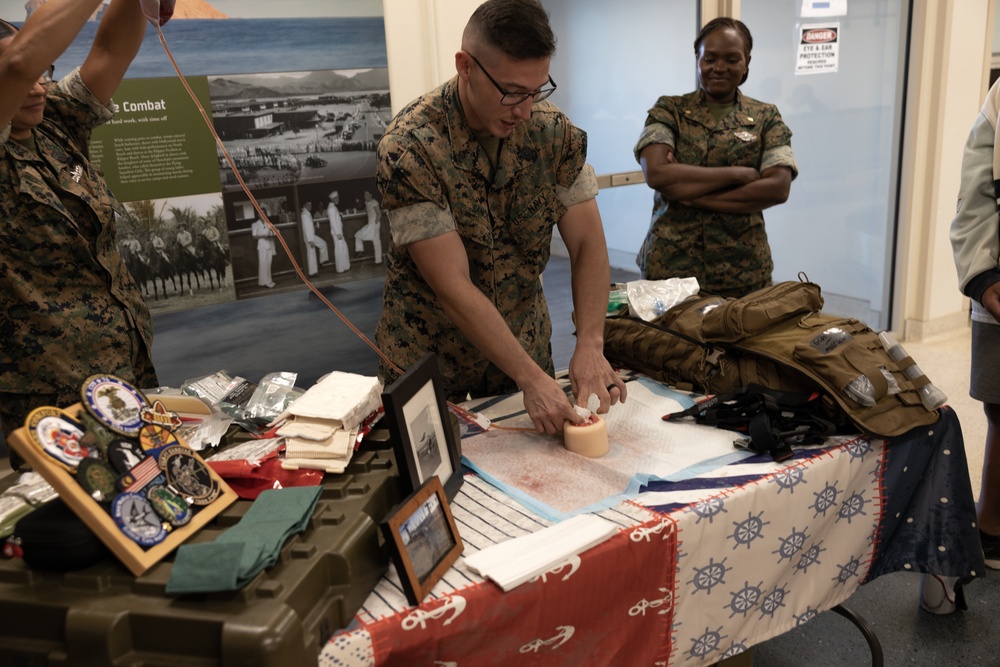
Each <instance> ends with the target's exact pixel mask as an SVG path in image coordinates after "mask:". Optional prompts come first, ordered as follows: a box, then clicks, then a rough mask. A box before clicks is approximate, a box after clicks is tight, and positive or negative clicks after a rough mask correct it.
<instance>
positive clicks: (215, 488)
mask: <svg viewBox="0 0 1000 667" xmlns="http://www.w3.org/2000/svg"><path fill="white" fill-rule="evenodd" d="M158 461H159V464H160V468H161V469H162V470H163V472H165V473H166V475H167V483H168V484H169V485H170V486H172V487H173V488H175V489H176V490H177V492H178V493H179V494H180V495H181V496H183V497H184V498H185V499H186V500H187V501H188V502H189V503H191V504H192V505H208V504H209V503H211V502H212V501H213V500H215V499H216V498H218V497H219V493H220V492H221V489H220V488H219V485H218V484H216V483H215V480H214V479H212V475H211V473H210V472H209V470H208V466H207V465H205V464H204V463H203V462H202V461H201V459H199V458H198V457H196V456H195V455H194V454H193V453H192V452H191V450H190V449H188V448H187V447H184V446H182V445H177V446H174V447H167V448H166V449H164V450H163V451H161V452H160V458H159V459H158Z"/></svg>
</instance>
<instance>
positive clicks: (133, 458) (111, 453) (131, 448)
mask: <svg viewBox="0 0 1000 667" xmlns="http://www.w3.org/2000/svg"><path fill="white" fill-rule="evenodd" d="M144 458H146V452H144V451H142V447H140V446H139V444H138V443H136V442H132V441H131V440H115V441H114V442H112V443H111V444H110V445H108V463H110V464H111V467H112V468H114V469H115V471H116V472H117V473H118V474H119V475H124V474H125V473H127V472H128V471H129V470H131V469H132V468H134V467H136V466H137V465H139V463H140V462H141V461H142V460H143V459H144Z"/></svg>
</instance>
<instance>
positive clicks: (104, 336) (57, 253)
mask: <svg viewBox="0 0 1000 667" xmlns="http://www.w3.org/2000/svg"><path fill="white" fill-rule="evenodd" d="M110 118H111V111H110V110H109V109H107V108H105V107H104V106H103V105H101V104H100V102H98V101H97V99H96V98H94V97H93V95H92V94H91V93H90V91H89V90H88V89H87V87H86V86H85V85H84V83H83V81H82V80H81V79H80V76H79V70H77V71H75V72H73V73H72V74H70V75H69V76H67V77H65V78H64V79H62V80H61V81H60V82H59V83H58V84H52V85H51V86H50V87H49V90H48V98H47V101H46V110H45V117H44V119H43V121H42V123H41V124H40V125H39V126H38V127H36V128H35V129H34V130H33V132H32V135H33V139H34V143H35V148H36V150H37V152H36V151H32V150H30V149H29V148H27V147H25V146H23V145H22V144H20V143H18V142H17V141H15V140H13V139H10V138H9V133H10V126H9V125H8V126H7V127H6V128H4V130H3V132H2V133H0V142H2V143H0V312H2V315H0V392H6V393H30V394H34V393H39V394H56V393H71V392H78V391H79V388H80V385H81V383H82V382H83V380H84V379H85V378H86V377H87V376H88V375H91V374H94V373H114V374H117V375H120V376H122V377H123V378H125V379H127V380H130V381H134V382H139V383H140V384H141V386H149V385H150V384H153V385H155V383H156V376H155V374H153V373H152V372H151V369H152V361H151V359H150V350H151V349H152V343H153V324H152V320H151V319H150V315H149V309H148V308H147V307H146V304H145V302H144V301H143V299H142V295H141V294H140V292H139V289H138V287H137V286H136V284H135V282H134V281H133V280H132V277H131V275H130V274H129V272H128V269H127V268H126V267H125V264H124V262H123V261H122V258H121V255H120V253H119V250H118V245H117V238H116V229H115V212H114V206H115V200H114V197H113V195H112V194H111V191H110V190H109V189H108V186H107V184H106V183H105V182H104V178H103V176H102V175H101V173H100V171H99V170H98V169H97V168H96V167H94V165H92V164H91V163H90V160H89V159H88V141H89V139H90V133H91V130H92V129H93V128H94V127H96V126H98V125H100V124H102V123H104V122H107V121H108V120H109V119H110ZM137 333H138V335H136V334H137ZM133 368H141V369H143V373H142V375H143V377H135V375H136V373H134V372H133Z"/></svg>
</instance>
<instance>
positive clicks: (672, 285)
mask: <svg viewBox="0 0 1000 667" xmlns="http://www.w3.org/2000/svg"><path fill="white" fill-rule="evenodd" d="M626 287H627V288H628V313H629V315H631V316H632V317H640V318H642V319H643V320H645V321H646V322H650V321H652V320H654V319H656V318H657V317H659V316H660V315H662V314H663V313H665V312H667V310H668V309H670V308H672V307H674V306H676V305H677V304H678V303H680V302H681V301H683V300H684V299H686V298H688V297H689V296H694V295H695V294H697V293H698V290H699V289H701V288H700V286H699V285H698V279H697V278H668V279H666V280H633V281H631V282H628V283H626Z"/></svg>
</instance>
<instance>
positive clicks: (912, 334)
mask: <svg viewBox="0 0 1000 667" xmlns="http://www.w3.org/2000/svg"><path fill="white" fill-rule="evenodd" d="M990 4H991V3H990V0H963V1H962V2H950V1H949V0H922V1H921V2H917V3H916V4H915V9H914V23H915V25H914V30H913V37H912V40H913V41H912V48H911V57H910V92H909V96H908V97H909V99H908V102H907V119H906V128H907V129H906V139H905V142H904V151H903V164H904V167H903V173H902V174H901V179H902V180H901V182H902V186H903V187H902V197H901V203H900V259H899V262H898V272H897V278H898V281H899V288H898V294H900V296H901V299H899V300H898V301H897V303H898V304H900V313H899V314H900V315H901V317H897V318H896V321H901V322H902V323H903V325H902V332H903V333H904V335H905V336H906V337H907V338H917V339H921V338H928V337H932V336H934V335H937V334H939V333H943V332H946V331H949V330H953V329H955V328H957V327H962V326H966V325H967V320H968V316H967V300H966V299H964V298H963V297H962V296H961V294H960V292H959V290H958V280H957V278H956V274H955V267H954V262H953V260H952V252H951V243H950V241H949V239H948V231H949V228H950V225H951V219H952V217H953V216H954V213H955V199H956V196H957V193H958V181H959V171H960V169H961V161H962V148H963V146H964V145H965V140H966V138H967V137H968V133H969V130H970V129H971V127H972V122H973V120H974V119H975V116H976V114H977V113H978V112H979V108H980V106H981V105H982V98H983V95H984V94H985V92H986V80H987V79H986V76H987V64H988V60H989V53H990V51H991V49H992V42H993V35H992V29H993V23H992V16H993V15H992V10H991V7H990ZM896 328H899V327H896Z"/></svg>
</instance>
